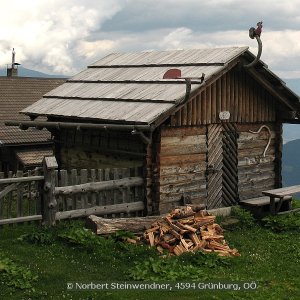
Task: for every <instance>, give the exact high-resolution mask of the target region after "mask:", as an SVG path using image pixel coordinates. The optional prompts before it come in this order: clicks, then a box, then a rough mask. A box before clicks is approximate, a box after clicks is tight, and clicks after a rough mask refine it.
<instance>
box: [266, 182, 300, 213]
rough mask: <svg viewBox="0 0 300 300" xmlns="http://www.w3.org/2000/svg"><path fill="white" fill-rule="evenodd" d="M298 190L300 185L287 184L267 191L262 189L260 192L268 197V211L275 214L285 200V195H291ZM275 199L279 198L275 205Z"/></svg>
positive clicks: (299, 190)
mask: <svg viewBox="0 0 300 300" xmlns="http://www.w3.org/2000/svg"><path fill="white" fill-rule="evenodd" d="M299 192H300V185H293V186H288V187H285V188H280V189H273V190H268V191H263V192H262V193H263V194H264V195H266V196H269V197H270V212H271V214H273V215H275V214H277V213H278V212H279V210H280V208H281V206H282V203H283V202H284V201H285V198H286V197H292V195H293V194H296V193H299ZM276 199H279V203H278V205H277V206H276V201H277V200H276Z"/></svg>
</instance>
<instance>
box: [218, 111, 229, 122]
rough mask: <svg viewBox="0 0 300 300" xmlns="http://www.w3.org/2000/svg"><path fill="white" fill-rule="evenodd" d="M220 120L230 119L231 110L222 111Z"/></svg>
mask: <svg viewBox="0 0 300 300" xmlns="http://www.w3.org/2000/svg"><path fill="white" fill-rule="evenodd" d="M219 118H220V120H229V118H230V112H229V111H221V112H220V113H219Z"/></svg>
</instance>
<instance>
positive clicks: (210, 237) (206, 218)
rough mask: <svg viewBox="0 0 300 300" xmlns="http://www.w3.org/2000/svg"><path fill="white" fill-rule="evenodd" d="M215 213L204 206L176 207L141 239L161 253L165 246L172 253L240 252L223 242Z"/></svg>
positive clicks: (237, 254)
mask: <svg viewBox="0 0 300 300" xmlns="http://www.w3.org/2000/svg"><path fill="white" fill-rule="evenodd" d="M215 219H216V217H215V216H212V215H209V213H208V212H207V211H206V210H199V211H197V212H196V211H194V210H193V209H192V207H190V206H186V207H184V208H176V209H174V210H173V211H172V212H170V213H169V214H168V215H167V216H165V217H163V218H161V220H158V221H156V222H154V223H152V225H151V226H150V228H149V229H146V230H145V231H144V233H143V236H142V237H141V241H142V240H144V241H146V242H147V243H148V244H149V245H150V246H153V247H156V249H157V250H158V251H159V252H160V253H163V250H164V249H167V250H168V251H169V253H170V254H172V255H177V256H178V255H181V254H182V253H184V252H195V251H197V250H202V251H203V252H206V253H210V252H215V253H217V254H218V255H220V256H239V255H240V254H239V253H238V251H237V249H231V248H230V247H229V246H228V244H227V243H226V241H225V239H224V235H223V229H222V228H221V227H220V225H218V224H216V223H215Z"/></svg>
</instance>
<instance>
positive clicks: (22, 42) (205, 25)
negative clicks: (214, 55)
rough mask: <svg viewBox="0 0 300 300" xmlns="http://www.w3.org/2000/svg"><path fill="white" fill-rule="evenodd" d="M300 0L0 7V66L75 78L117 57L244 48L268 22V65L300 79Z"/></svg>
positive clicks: (3, 1)
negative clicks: (18, 66)
mask: <svg viewBox="0 0 300 300" xmlns="http://www.w3.org/2000/svg"><path fill="white" fill-rule="evenodd" d="M298 3H299V0H289V1H282V0H280V1H279V0H264V1H260V0H252V1H251V3H249V2H246V1H240V0H210V1H198V0H185V1H182V0H164V1H161V0H152V1H148V0H147V1H146V0H138V1H137V0H114V1H107V0H85V1H82V0H65V1H61V0H60V1H59V0H47V1H46V0H30V1H22V0H10V1H8V0H0V8H1V10H0V65H1V66H4V64H6V63H9V61H10V57H11V49H12V48H13V47H14V48H15V49H16V53H17V61H18V62H20V63H22V65H23V66H24V67H27V68H33V69H37V70H39V71H43V72H47V73H60V74H66V75H72V74H74V73H77V72H79V71H80V70H82V69H83V68H85V67H86V66H87V65H88V64H90V63H92V62H94V61H96V60H98V59H100V58H101V57H103V56H105V55H107V54H109V53H111V52H134V51H145V50H165V49H183V48H203V47H222V46H245V45H249V46H250V50H251V51H252V52H253V53H255V54H256V52H257V43H256V41H255V40H251V39H250V38H249V37H248V29H249V27H251V26H254V25H255V24H256V22H257V21H260V20H263V21H264V28H263V34H262V41H263V54H262V59H263V60H264V61H265V62H266V63H267V64H268V65H269V67H270V68H271V69H272V70H273V71H276V72H278V73H279V74H281V76H287V77H294V76H298V75H299V71H298V70H299V69H300V68H299V62H300V51H299V50H300V49H299V48H300V45H299V41H300V31H299V28H300V27H299V26H300V17H299V16H300V6H299V5H298Z"/></svg>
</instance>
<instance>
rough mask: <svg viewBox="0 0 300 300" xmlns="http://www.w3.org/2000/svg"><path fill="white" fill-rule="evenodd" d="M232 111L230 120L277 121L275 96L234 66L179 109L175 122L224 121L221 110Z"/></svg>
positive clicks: (174, 123) (183, 124)
mask: <svg viewBox="0 0 300 300" xmlns="http://www.w3.org/2000/svg"><path fill="white" fill-rule="evenodd" d="M221 111H229V112H230V114H231V115H230V119H229V121H230V122H234V123H245V122H247V123H256V122H275V118H276V114H275V99H274V97H272V96H271V95H270V94H269V93H268V92H267V91H266V90H265V89H263V88H262V86H261V85H259V84H258V83H257V82H256V81H255V80H254V79H253V78H252V77H250V76H249V75H248V74H247V73H246V72H245V71H244V70H238V69H233V70H231V71H229V72H227V73H225V74H224V75H223V76H221V77H220V78H219V79H217V80H216V81H215V82H213V83H212V84H211V85H209V86H207V87H206V89H205V90H203V91H202V92H201V93H200V94H198V95H196V96H194V97H193V98H192V99H191V100H190V101H189V102H188V103H187V104H185V105H184V106H183V107H182V108H181V109H179V110H178V111H177V112H176V113H175V114H174V115H173V116H172V117H171V121H170V125H171V126H198V125H204V124H212V123H221V121H220V119H219V113H220V112H221Z"/></svg>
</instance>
